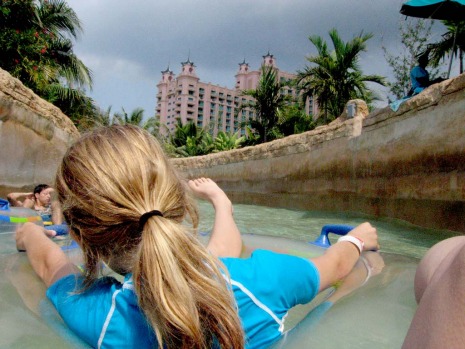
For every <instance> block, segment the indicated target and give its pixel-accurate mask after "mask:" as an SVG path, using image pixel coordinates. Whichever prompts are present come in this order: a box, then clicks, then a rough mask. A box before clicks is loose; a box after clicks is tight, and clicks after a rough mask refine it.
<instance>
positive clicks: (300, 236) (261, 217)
mask: <svg viewBox="0 0 465 349" xmlns="http://www.w3.org/2000/svg"><path fill="white" fill-rule="evenodd" d="M199 208H200V215H201V224H200V229H201V230H208V229H210V227H211V222H212V221H213V213H214V212H213V210H212V209H211V208H210V205H209V204H208V203H207V202H200V205H199ZM234 217H235V219H236V222H237V225H238V226H239V229H240V231H241V232H242V233H252V234H259V235H269V236H283V237H287V238H290V239H294V240H301V241H313V240H315V239H316V238H317V237H318V235H319V234H320V231H321V227H322V226H324V225H326V224H349V225H353V226H356V225H358V224H360V223H363V222H366V221H369V222H370V223H371V224H373V225H374V226H375V227H376V228H377V230H378V237H379V241H380V245H381V250H382V251H383V252H388V253H395V254H401V255H404V256H409V257H414V258H421V257H423V255H424V254H425V253H426V251H427V250H428V249H429V248H430V247H431V246H433V245H434V244H435V243H436V242H438V241H441V240H443V239H446V238H448V237H452V236H455V235H457V233H455V232H452V231H447V230H434V229H426V228H421V227H418V226H415V225H412V224H409V223H407V222H404V221H400V220H394V219H388V218H381V219H380V218H374V217H371V216H368V215H362V214H351V213H333V212H318V211H300V210H290V209H284V208H270V207H264V206H254V205H240V204H238V205H234ZM330 239H331V237H330Z"/></svg>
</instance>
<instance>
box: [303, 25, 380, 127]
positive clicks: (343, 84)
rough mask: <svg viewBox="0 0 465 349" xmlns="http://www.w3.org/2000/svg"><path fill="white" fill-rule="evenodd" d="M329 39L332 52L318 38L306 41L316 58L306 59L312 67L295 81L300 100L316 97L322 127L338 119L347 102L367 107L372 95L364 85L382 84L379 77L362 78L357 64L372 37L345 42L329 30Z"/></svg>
mask: <svg viewBox="0 0 465 349" xmlns="http://www.w3.org/2000/svg"><path fill="white" fill-rule="evenodd" d="M329 36H330V38H331V42H332V45H333V48H334V49H333V50H331V51H330V50H329V48H328V44H327V43H326V42H325V41H324V40H323V38H321V37H320V36H317V35H315V36H310V37H309V40H310V42H311V43H312V44H313V45H314V46H315V48H316V49H317V51H318V54H317V55H315V56H309V57H307V61H308V62H309V63H311V65H310V66H306V67H305V69H304V70H302V71H299V72H298V77H297V84H298V86H299V88H300V89H301V91H302V96H303V97H304V98H308V97H313V96H316V100H317V102H318V106H319V108H320V110H321V111H322V112H323V114H324V118H325V123H326V122H328V121H331V120H333V119H334V118H336V117H338V116H339V115H340V114H341V113H342V111H343V110H344V107H345V104H346V103H347V101H349V100H350V99H354V98H361V99H364V100H365V101H366V102H367V103H370V102H371V99H372V96H373V95H372V94H371V93H369V92H370V90H369V88H368V87H367V85H366V82H374V83H377V84H380V85H384V84H385V82H384V78H383V77H382V76H379V75H364V74H363V73H362V71H361V69H360V66H359V63H358V60H359V56H360V54H361V53H362V52H364V51H366V42H367V41H368V40H369V39H370V38H372V37H373V35H372V34H363V33H361V34H360V35H358V36H355V37H354V38H353V39H352V40H350V41H348V42H344V41H343V40H342V39H341V38H340V36H339V34H338V32H337V30H336V29H332V30H330V31H329Z"/></svg>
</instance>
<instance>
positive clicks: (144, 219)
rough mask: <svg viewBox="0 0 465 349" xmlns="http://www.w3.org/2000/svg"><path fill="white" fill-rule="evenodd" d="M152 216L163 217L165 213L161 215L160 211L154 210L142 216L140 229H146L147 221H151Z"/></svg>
mask: <svg viewBox="0 0 465 349" xmlns="http://www.w3.org/2000/svg"><path fill="white" fill-rule="evenodd" d="M152 216H160V217H163V213H161V212H160V211H158V210H153V211H149V212H145V213H144V214H143V215H142V216H140V218H139V229H140V230H142V229H144V225H145V223H147V221H148V220H149V218H150V217H152Z"/></svg>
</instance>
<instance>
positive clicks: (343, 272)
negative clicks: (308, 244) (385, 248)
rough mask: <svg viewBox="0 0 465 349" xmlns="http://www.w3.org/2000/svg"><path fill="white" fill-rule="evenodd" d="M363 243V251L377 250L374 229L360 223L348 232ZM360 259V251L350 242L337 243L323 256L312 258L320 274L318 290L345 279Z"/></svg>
mask: <svg viewBox="0 0 465 349" xmlns="http://www.w3.org/2000/svg"><path fill="white" fill-rule="evenodd" d="M347 235H350V236H354V237H356V238H358V239H359V240H362V241H363V242H364V248H363V249H364V251H369V250H376V249H379V245H378V236H377V233H376V228H374V227H373V226H372V225H371V224H370V223H362V224H360V225H359V226H357V227H356V228H355V229H353V230H351V231H350V232H349V234H347ZM359 257H360V251H359V250H358V248H357V247H356V246H355V245H354V244H353V243H351V242H348V241H343V242H338V243H336V244H334V245H332V246H331V247H330V248H328V249H327V250H326V252H325V254H324V255H322V256H319V257H316V258H312V259H311V260H312V262H313V263H314V264H315V266H316V268H317V269H318V272H319V274H320V289H319V291H322V290H324V289H326V288H328V287H330V286H331V285H333V284H334V283H335V282H337V281H339V280H341V279H343V278H345V277H346V276H347V275H348V274H349V273H350V271H351V270H352V269H353V267H354V266H355V263H356V262H357V260H358V259H359Z"/></svg>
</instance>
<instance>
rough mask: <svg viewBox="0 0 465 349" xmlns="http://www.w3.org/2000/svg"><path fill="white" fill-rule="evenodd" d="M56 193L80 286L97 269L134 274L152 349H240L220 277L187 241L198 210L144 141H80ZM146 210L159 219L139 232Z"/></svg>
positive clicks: (112, 136) (124, 135)
mask: <svg viewBox="0 0 465 349" xmlns="http://www.w3.org/2000/svg"><path fill="white" fill-rule="evenodd" d="M56 186H57V191H58V194H59V198H60V201H61V202H62V205H63V212H64V215H65V218H66V220H67V221H68V223H69V224H70V227H71V234H73V235H74V237H75V238H76V239H77V240H78V241H79V243H80V245H81V247H82V249H83V252H84V259H85V264H86V270H87V273H86V275H85V285H86V286H90V285H91V284H92V283H93V282H94V281H95V278H96V277H97V276H98V272H99V265H100V262H101V261H104V262H106V263H107V264H108V265H109V266H110V267H112V269H114V270H115V271H117V272H119V273H121V274H126V273H132V274H133V279H134V285H135V291H136V295H137V297H138V300H139V306H140V308H141V309H142V311H143V312H144V314H145V316H146V318H147V320H148V322H149V323H150V325H151V326H152V328H153V330H154V331H155V333H156V335H157V339H158V344H159V346H160V347H166V348H208V347H211V346H212V345H213V343H214V342H217V343H218V344H220V346H221V347H223V348H243V347H244V335H243V332H242V328H241V323H240V320H239V317H238V314H237V310H236V308H235V302H234V298H233V296H232V292H231V290H230V289H229V288H228V286H227V283H226V282H225V280H224V277H223V274H222V273H226V271H221V263H220V262H219V260H218V259H216V258H215V257H213V256H211V255H210V254H209V252H208V251H207V250H206V248H205V247H204V246H203V245H202V244H201V243H200V242H199V241H198V239H197V237H196V236H195V234H194V229H195V228H196V227H197V223H198V216H197V210H196V208H195V206H194V204H193V201H192V199H191V198H190V197H189V196H188V194H187V192H186V190H185V186H184V185H183V183H182V182H181V181H180V179H179V178H178V175H177V173H176V172H175V171H174V169H173V168H172V167H171V165H170V164H169V162H168V160H167V159H166V158H165V156H164V154H163V151H162V150H161V147H160V146H159V144H158V142H157V141H156V140H155V139H154V138H153V137H152V136H150V135H149V134H148V133H147V132H146V131H144V130H142V129H140V128H137V127H134V126H127V125H126V126H112V127H107V128H102V129H99V130H96V131H94V132H92V133H90V134H88V135H85V136H83V137H82V138H81V139H80V140H79V141H78V142H77V143H76V144H75V145H73V146H72V147H71V148H70V150H69V151H68V153H67V154H66V155H65V157H64V159H63V162H62V164H61V166H60V168H59V170H58V173H57V180H56ZM152 210H159V211H160V212H162V214H163V216H160V215H155V216H151V217H150V218H148V219H147V221H146V222H145V224H143V228H142V229H141V228H140V227H139V219H140V217H141V216H142V215H143V214H144V213H146V212H149V211H152ZM188 217H190V220H191V223H192V226H193V228H192V229H188V228H187V227H186V226H185V224H184V222H185V220H186V218H188ZM123 330H124V329H122V331H123Z"/></svg>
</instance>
